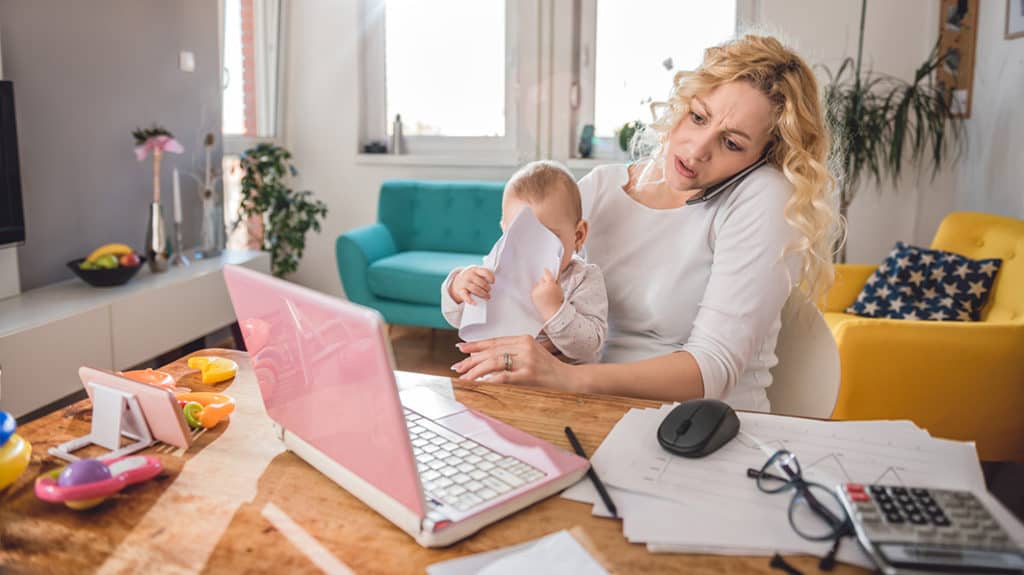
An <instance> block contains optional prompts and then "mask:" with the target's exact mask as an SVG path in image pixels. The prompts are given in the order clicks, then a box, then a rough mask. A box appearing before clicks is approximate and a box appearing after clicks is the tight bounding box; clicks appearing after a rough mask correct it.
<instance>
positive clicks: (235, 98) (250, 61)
mask: <svg viewBox="0 0 1024 575" xmlns="http://www.w3.org/2000/svg"><path fill="white" fill-rule="evenodd" d="M280 13H281V2H280V0H224V3H223V23H224V29H223V31H222V41H223V47H222V50H223V55H222V58H223V72H222V75H223V89H224V104H223V112H222V113H223V116H222V117H223V119H222V129H223V133H224V136H225V138H228V139H230V140H231V141H236V142H242V143H243V144H248V143H251V139H254V138H256V139H259V138H273V137H275V136H276V135H277V132H278V129H277V117H278V114H277V101H278V81H277V79H278V36H279V26H280ZM233 151H234V150H233Z"/></svg>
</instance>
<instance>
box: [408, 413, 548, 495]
mask: <svg viewBox="0 0 1024 575" xmlns="http://www.w3.org/2000/svg"><path fill="white" fill-rule="evenodd" d="M405 422H406V425H407V426H408V427H409V439H410V440H412V451H413V454H414V455H415V456H416V465H417V466H418V467H419V472H420V482H421V483H422V484H423V492H424V494H425V495H426V496H427V501H428V503H429V502H430V499H433V500H435V501H438V502H444V503H445V504H446V505H449V506H451V507H454V508H455V509H458V510H459V511H466V510H469V509H471V508H473V507H476V506H477V505H480V504H482V503H486V502H487V501H490V500H491V499H494V498H496V497H499V496H501V495H504V494H505V493H507V492H509V491H511V490H513V489H517V488H519V487H522V486H523V485H526V484H527V483H532V482H534V481H537V480H538V479H541V478H542V477H544V475H545V474H544V472H543V471H541V470H539V469H537V468H536V467H533V466H531V465H529V464H527V463H524V462H523V461H521V460H519V459H516V458H515V457H506V456H504V455H502V454H500V453H498V452H496V451H492V450H490V449H488V448H486V447H484V446H483V445H480V444H479V443H477V442H475V441H473V440H471V439H468V438H466V437H465V436H462V435H459V434H458V433H455V432H454V431H452V430H450V429H448V428H446V427H444V426H442V425H438V424H437V423H436V422H434V421H431V420H429V419H427V418H425V417H422V416H420V415H419V414H417V413H415V412H413V411H410V410H408V409H406V410H405Z"/></svg>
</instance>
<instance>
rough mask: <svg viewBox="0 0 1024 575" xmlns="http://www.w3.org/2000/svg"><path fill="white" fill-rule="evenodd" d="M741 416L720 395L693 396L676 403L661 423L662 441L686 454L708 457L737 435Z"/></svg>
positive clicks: (671, 448)
mask: <svg viewBox="0 0 1024 575" xmlns="http://www.w3.org/2000/svg"><path fill="white" fill-rule="evenodd" d="M739 430H740V418H739V417H737V416H736V412H735V411H733V410H732V408H731V407H729V404H727V403H725V402H724V401H719V400H717V399H691V400H690V401H684V402H682V403H680V404H679V405H677V406H676V408H675V409H673V410H672V411H671V412H669V414H668V415H667V416H665V420H664V421H662V422H661V425H660V426H658V443H660V444H661V446H662V447H664V448H665V449H667V450H668V451H670V452H672V453H675V454H676V455H682V456H683V457H704V456H705V455H708V454H710V453H713V452H714V451H715V450H717V449H718V448H719V447H722V446H723V445H725V444H726V443H728V442H729V440H730V439H732V438H733V437H736V433H738V432H739Z"/></svg>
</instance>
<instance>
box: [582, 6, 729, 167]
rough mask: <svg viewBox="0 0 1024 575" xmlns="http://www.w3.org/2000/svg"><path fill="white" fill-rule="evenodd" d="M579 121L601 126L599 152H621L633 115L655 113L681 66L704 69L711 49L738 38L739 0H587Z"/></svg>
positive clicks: (597, 131) (645, 118)
mask: <svg viewBox="0 0 1024 575" xmlns="http://www.w3.org/2000/svg"><path fill="white" fill-rule="evenodd" d="M580 8H581V14H580V20H581V27H580V42H579V47H578V52H579V53H578V57H579V66H578V67H579V70H580V78H579V82H580V102H579V108H578V120H577V123H578V124H579V125H580V126H582V125H584V124H593V125H594V135H595V136H596V137H597V138H598V141H597V146H596V150H595V151H596V153H597V155H598V156H606V157H607V156H613V155H615V154H617V153H619V154H621V152H620V151H617V150H616V148H617V147H618V143H617V138H616V135H617V133H618V131H619V129H620V128H622V126H623V125H624V124H626V123H628V122H633V121H636V120H640V121H642V122H650V121H651V120H652V115H651V110H650V103H651V101H664V100H665V98H666V97H667V96H668V93H669V90H670V89H671V86H672V78H673V77H674V75H675V73H676V72H677V71H679V70H692V69H694V68H696V67H697V66H698V65H699V64H700V62H701V60H702V59H703V57H704V50H705V49H706V48H707V47H709V46H713V45H715V44H719V43H721V42H723V41H725V40H728V39H729V38H731V37H733V36H734V35H735V32H736V22H737V5H736V2H735V1H732V2H729V1H716V2H706V1H702V0H583V1H582V3H581V6H580Z"/></svg>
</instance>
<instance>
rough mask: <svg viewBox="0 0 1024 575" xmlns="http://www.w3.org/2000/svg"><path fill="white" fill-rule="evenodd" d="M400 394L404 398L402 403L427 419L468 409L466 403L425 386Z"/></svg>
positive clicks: (439, 417)
mask: <svg viewBox="0 0 1024 575" xmlns="http://www.w3.org/2000/svg"><path fill="white" fill-rule="evenodd" d="M399 396H400V397H401V398H402V405H404V406H405V407H407V408H409V409H411V410H413V411H415V412H416V413H418V414H420V415H422V416H424V417H426V418H427V419H434V420H437V419H441V418H442V417H447V416H449V415H454V414H456V413H460V412H463V411H466V406H465V405H462V404H461V403H459V402H457V401H455V400H454V399H449V398H447V397H444V396H443V395H440V394H438V393H437V392H436V391H434V390H432V389H427V388H424V387H414V388H412V389H407V390H405V391H402V392H401V393H400V394H399Z"/></svg>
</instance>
